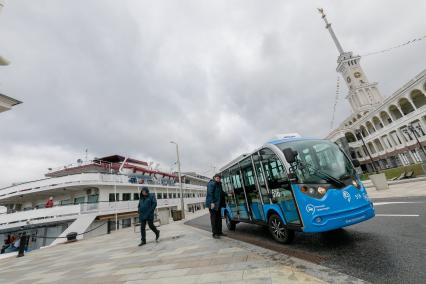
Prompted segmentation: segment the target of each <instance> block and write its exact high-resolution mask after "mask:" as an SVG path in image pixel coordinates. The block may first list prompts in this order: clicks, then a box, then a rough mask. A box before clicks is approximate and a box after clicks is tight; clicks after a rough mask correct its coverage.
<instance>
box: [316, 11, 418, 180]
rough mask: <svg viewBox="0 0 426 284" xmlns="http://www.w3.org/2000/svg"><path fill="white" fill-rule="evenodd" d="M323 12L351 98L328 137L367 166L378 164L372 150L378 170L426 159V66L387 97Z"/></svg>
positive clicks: (364, 169) (367, 168)
mask: <svg viewBox="0 0 426 284" xmlns="http://www.w3.org/2000/svg"><path fill="white" fill-rule="evenodd" d="M320 12H321V14H322V18H323V19H324V21H325V24H326V29H327V30H328V31H329V32H330V35H331V37H332V39H333V41H334V43H335V45H336V47H337V50H338V52H339V56H338V58H337V72H339V73H340V74H341V75H342V77H343V79H344V80H345V82H346V84H347V86H348V89H349V93H348V95H347V96H346V99H347V100H348V101H349V103H350V105H351V108H352V114H351V115H349V116H348V117H347V118H346V119H345V120H344V121H343V122H342V123H341V124H340V125H339V126H338V127H337V128H336V129H334V130H332V131H331V133H329V134H328V135H327V137H326V138H327V139H329V140H331V141H333V142H336V143H337V144H339V145H340V147H342V148H343V149H344V150H345V151H346V152H347V153H348V154H349V155H350V156H351V157H352V158H354V159H358V160H359V161H360V163H361V168H362V170H363V171H368V172H372V171H373V170H374V167H373V165H372V160H371V159H370V156H371V158H372V159H373V161H374V165H375V168H376V169H379V170H384V169H387V168H393V167H398V166H403V165H409V164H414V163H422V162H426V155H425V146H426V96H425V94H426V70H423V71H422V72H420V73H419V74H417V75H416V76H415V77H414V78H412V79H411V80H410V81H408V82H407V83H406V84H405V85H403V86H402V87H401V88H400V89H398V90H396V91H395V92H394V93H393V94H391V95H390V96H386V97H384V96H383V95H382V94H381V93H380V91H379V89H378V84H377V83H375V82H370V81H369V80H368V78H367V75H366V74H365V73H364V71H363V69H362V67H361V57H360V56H359V55H354V54H353V53H352V52H345V51H344V50H343V48H342V46H341V45H340V43H339V41H338V39H337V37H336V35H335V34H334V31H333V29H332V27H331V24H330V23H329V22H328V21H327V18H326V16H325V14H324V12H323V11H322V9H320ZM367 151H368V152H367Z"/></svg>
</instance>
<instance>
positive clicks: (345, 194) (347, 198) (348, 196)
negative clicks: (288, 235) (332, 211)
mask: <svg viewBox="0 0 426 284" xmlns="http://www.w3.org/2000/svg"><path fill="white" fill-rule="evenodd" d="M342 194H343V198H344V199H346V201H348V202H351V194H350V193H349V192H347V191H346V190H344V191H343V192H342Z"/></svg>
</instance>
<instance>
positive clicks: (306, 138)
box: [267, 137, 315, 145]
mask: <svg viewBox="0 0 426 284" xmlns="http://www.w3.org/2000/svg"><path fill="white" fill-rule="evenodd" d="M312 139H315V138H311V137H291V138H284V139H276V140H271V141H268V142H267V144H272V145H277V144H281V143H284V142H292V141H301V140H312Z"/></svg>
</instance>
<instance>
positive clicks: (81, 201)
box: [74, 196, 85, 204]
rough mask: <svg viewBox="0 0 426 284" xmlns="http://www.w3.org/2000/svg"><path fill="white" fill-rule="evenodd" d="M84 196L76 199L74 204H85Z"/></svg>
mask: <svg viewBox="0 0 426 284" xmlns="http://www.w3.org/2000/svg"><path fill="white" fill-rule="evenodd" d="M84 199H85V198H84V196H81V197H76V198H74V204H80V203H84Z"/></svg>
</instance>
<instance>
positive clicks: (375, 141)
mask: <svg viewBox="0 0 426 284" xmlns="http://www.w3.org/2000/svg"><path fill="white" fill-rule="evenodd" d="M374 145H376V148H377V149H378V150H379V152H381V151H383V150H384V149H383V145H382V143H381V142H380V140H379V139H376V140H374Z"/></svg>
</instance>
